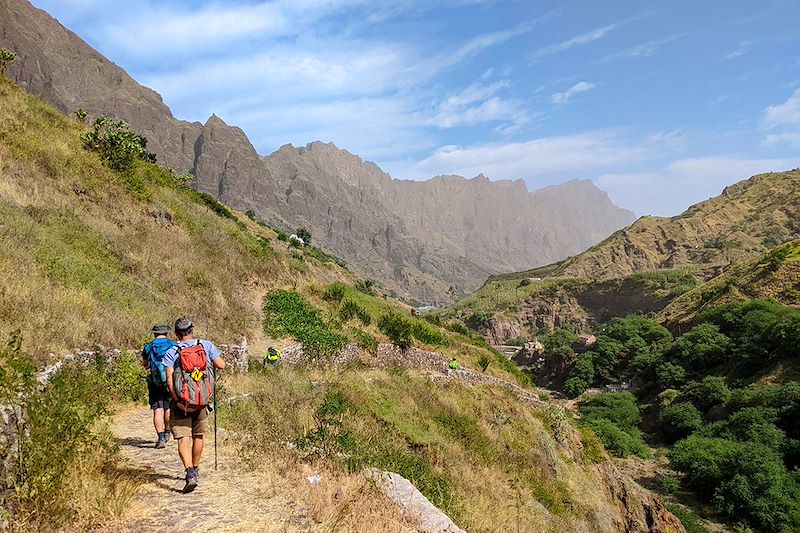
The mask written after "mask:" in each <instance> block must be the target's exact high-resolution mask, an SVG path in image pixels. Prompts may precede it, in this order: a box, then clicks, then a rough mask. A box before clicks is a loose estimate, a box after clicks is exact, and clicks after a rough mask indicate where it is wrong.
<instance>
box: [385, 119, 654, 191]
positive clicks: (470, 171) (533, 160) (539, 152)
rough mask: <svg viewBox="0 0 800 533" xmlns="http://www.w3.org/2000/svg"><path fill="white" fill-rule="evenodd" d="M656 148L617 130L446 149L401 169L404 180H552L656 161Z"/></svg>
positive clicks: (441, 149)
mask: <svg viewBox="0 0 800 533" xmlns="http://www.w3.org/2000/svg"><path fill="white" fill-rule="evenodd" d="M653 153H654V147H653V146H648V145H646V144H641V145H631V144H629V143H627V142H626V141H625V140H624V139H623V138H622V137H621V136H620V134H619V132H617V131H614V130H602V131H592V132H587V133H579V134H575V135H565V136H559V137H544V138H539V139H533V140H530V141H525V142H509V143H487V144H478V145H474V146H443V147H440V148H439V149H438V150H436V151H435V152H434V153H433V154H432V155H431V156H429V157H427V158H426V159H423V160H422V161H420V162H419V163H416V164H414V165H411V166H408V167H406V168H401V169H398V170H399V171H400V172H401V174H399V175H398V177H411V178H424V177H428V176H433V175H436V174H452V173H455V174H460V175H463V176H475V175H477V174H480V173H484V174H486V175H487V176H492V178H498V179H501V178H509V179H516V178H521V177H522V178H527V179H533V180H535V179H542V178H546V179H547V180H550V182H552V180H555V179H564V178H570V177H576V176H577V177H581V176H585V175H587V174H590V173H594V172H597V171H598V170H599V169H603V168H609V167H613V166H615V165H628V164H632V163H635V162H640V161H643V160H645V159H647V158H648V157H652V155H653Z"/></svg>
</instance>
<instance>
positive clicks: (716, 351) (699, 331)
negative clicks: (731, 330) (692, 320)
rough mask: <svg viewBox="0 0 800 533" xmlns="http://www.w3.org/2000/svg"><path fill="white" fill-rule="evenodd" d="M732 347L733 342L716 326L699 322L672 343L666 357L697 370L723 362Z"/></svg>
mask: <svg viewBox="0 0 800 533" xmlns="http://www.w3.org/2000/svg"><path fill="white" fill-rule="evenodd" d="M732 347H733V343H732V342H731V340H730V339H729V338H728V337H727V336H726V335H724V334H722V333H721V332H720V330H719V327H718V326H716V325H714V324H700V325H699V326H695V327H694V328H693V329H692V330H691V331H689V332H688V333H686V334H685V335H683V336H682V337H680V338H678V340H676V341H675V342H674V343H673V345H672V346H671V347H670V349H669V350H668V351H667V358H669V359H671V360H673V361H675V362H677V363H678V364H680V365H681V366H683V367H684V368H689V369H692V370H695V371H698V372H699V371H703V370H707V369H709V368H713V367H715V366H717V365H719V364H722V363H724V362H725V361H726V359H727V358H728V354H729V353H730V351H731V349H732Z"/></svg>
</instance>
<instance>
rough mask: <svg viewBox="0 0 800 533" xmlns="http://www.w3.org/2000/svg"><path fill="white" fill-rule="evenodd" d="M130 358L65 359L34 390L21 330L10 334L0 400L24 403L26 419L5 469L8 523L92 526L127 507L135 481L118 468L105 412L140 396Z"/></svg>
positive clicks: (1, 365) (1, 362)
mask: <svg viewBox="0 0 800 533" xmlns="http://www.w3.org/2000/svg"><path fill="white" fill-rule="evenodd" d="M135 364H136V361H135V357H134V356H125V357H122V358H121V359H120V360H119V364H118V366H115V367H114V368H109V367H108V365H107V364H106V362H105V361H97V363H96V364H95V365H91V366H89V367H84V366H81V365H79V364H69V365H66V366H65V367H64V368H63V369H62V370H61V371H60V372H58V373H57V374H55V375H54V376H53V377H52V378H51V379H50V381H49V382H48V383H47V385H46V386H45V387H44V388H42V389H39V388H38V387H37V386H36V383H35V382H34V380H33V372H32V371H33V369H34V368H35V364H34V361H33V358H32V357H31V356H29V355H27V354H26V353H24V352H23V351H22V348H21V344H20V341H19V336H18V335H12V336H11V339H10V342H9V343H8V345H7V346H6V347H5V348H4V349H3V350H2V351H0V370H1V371H0V400H2V403H3V404H5V405H17V406H22V407H23V408H24V409H25V411H26V413H27V417H28V423H27V426H25V430H22V432H21V433H20V435H21V438H20V441H19V447H18V454H17V458H16V459H17V460H16V461H15V465H14V467H13V468H12V470H11V471H8V472H6V473H5V474H6V475H5V479H4V483H6V486H5V487H4V489H5V498H4V502H3V507H4V509H5V511H6V513H8V516H10V517H11V518H10V520H11V521H10V524H9V525H10V526H12V527H14V528H21V529H30V530H33V529H39V530H44V531H49V530H55V529H60V528H61V527H62V526H63V525H67V524H76V525H78V524H79V525H81V526H82V527H90V526H93V525H97V524H100V523H102V522H103V521H105V520H106V519H107V518H108V517H109V515H111V514H114V513H119V512H121V511H122V510H123V509H124V508H125V506H126V505H127V503H128V502H129V501H130V500H131V498H132V497H133V495H134V493H135V487H136V486H137V484H138V480H137V479H136V476H133V475H130V474H126V473H125V471H123V470H121V469H120V468H119V465H118V463H117V460H116V453H117V449H116V445H115V443H114V441H113V439H112V435H111V432H110V430H109V426H108V422H107V415H108V414H109V405H110V404H111V402H118V401H129V400H133V399H139V400H141V399H142V398H143V397H144V396H145V394H146V388H145V387H144V381H143V380H141V379H139V378H138V370H135V369H134V366H133V365H135ZM20 429H22V426H21V427H20ZM26 431H27V432H26ZM6 464H9V463H8V462H6Z"/></svg>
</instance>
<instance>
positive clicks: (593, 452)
mask: <svg viewBox="0 0 800 533" xmlns="http://www.w3.org/2000/svg"><path fill="white" fill-rule="evenodd" d="M578 431H579V432H580V434H581V444H582V445H583V454H584V455H585V456H586V458H587V459H589V460H590V461H591V462H593V463H602V462H603V461H605V460H606V458H605V449H604V448H603V441H601V440H600V437H598V436H597V434H596V433H595V432H594V431H593V430H592V428H590V427H589V426H587V425H581V426H578Z"/></svg>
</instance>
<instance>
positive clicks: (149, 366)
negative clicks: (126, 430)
mask: <svg viewBox="0 0 800 533" xmlns="http://www.w3.org/2000/svg"><path fill="white" fill-rule="evenodd" d="M151 333H152V334H153V337H155V338H154V339H153V340H152V341H150V342H149V343H147V345H146V346H145V347H144V349H143V350H142V364H143V365H144V368H145V370H147V371H148V372H149V373H148V375H147V396H148V403H149V404H150V409H152V410H153V426H154V427H155V430H156V433H158V440H157V441H156V448H164V447H165V446H166V445H167V441H168V440H169V435H170V432H169V427H170V412H169V404H170V399H171V398H170V394H169V390H168V388H167V371H166V368H165V367H164V354H166V353H167V351H168V350H169V349H170V348H172V347H173V346H175V344H176V343H175V341H172V340H170V339H168V338H167V333H169V326H167V325H165V324H158V325H155V326H153V329H152V330H151Z"/></svg>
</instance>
